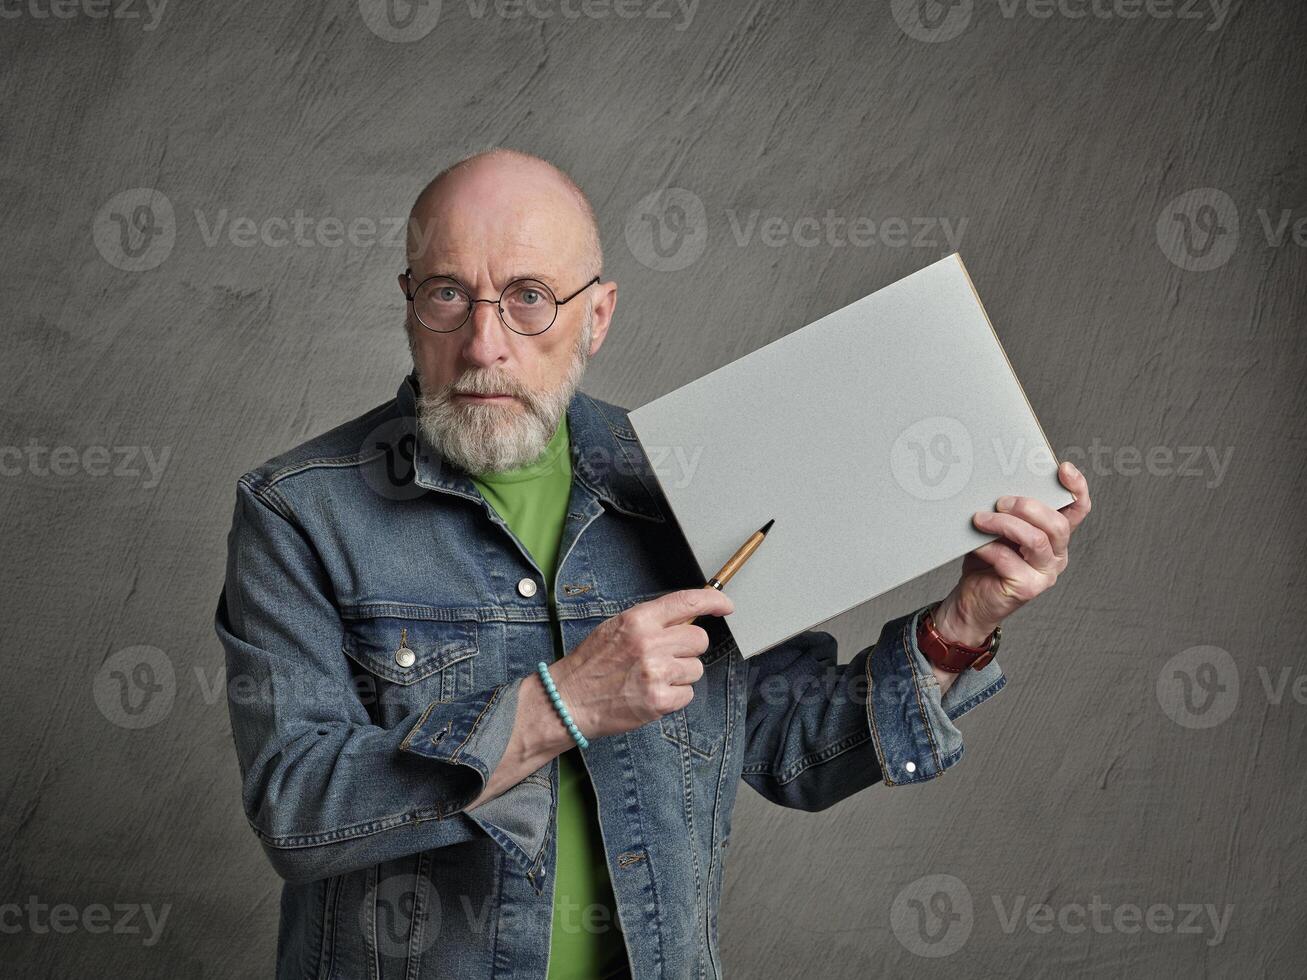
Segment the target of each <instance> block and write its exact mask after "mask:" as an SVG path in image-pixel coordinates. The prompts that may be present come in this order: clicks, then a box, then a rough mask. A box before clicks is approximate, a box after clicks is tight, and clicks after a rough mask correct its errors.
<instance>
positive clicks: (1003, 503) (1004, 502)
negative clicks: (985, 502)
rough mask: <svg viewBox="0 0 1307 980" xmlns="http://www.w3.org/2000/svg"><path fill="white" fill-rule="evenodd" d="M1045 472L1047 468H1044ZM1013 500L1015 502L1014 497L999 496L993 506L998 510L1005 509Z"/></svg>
mask: <svg viewBox="0 0 1307 980" xmlns="http://www.w3.org/2000/svg"><path fill="white" fill-rule="evenodd" d="M1045 472H1047V470H1045ZM1015 502H1016V498H1015V497H999V498H998V503H997V504H995V505H994V506H995V507H996V508H998V509H999V510H1007V509H1008V508H1009V507H1011V506H1012V504H1013V503H1015Z"/></svg>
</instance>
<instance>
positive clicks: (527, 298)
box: [520, 289, 540, 305]
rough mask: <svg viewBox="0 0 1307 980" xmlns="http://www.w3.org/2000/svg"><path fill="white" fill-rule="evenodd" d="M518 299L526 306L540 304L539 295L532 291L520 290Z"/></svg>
mask: <svg viewBox="0 0 1307 980" xmlns="http://www.w3.org/2000/svg"><path fill="white" fill-rule="evenodd" d="M520 298H521V300H522V302H523V303H526V304H528V305H530V304H534V303H539V302H540V294H539V293H538V292H536V291H535V290H534V289H524V290H522V292H521V294H520Z"/></svg>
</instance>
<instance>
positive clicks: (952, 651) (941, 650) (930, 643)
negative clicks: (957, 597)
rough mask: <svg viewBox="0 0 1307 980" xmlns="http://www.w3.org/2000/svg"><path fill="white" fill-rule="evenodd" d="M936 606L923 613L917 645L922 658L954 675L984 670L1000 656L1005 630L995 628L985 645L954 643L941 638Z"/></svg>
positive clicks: (918, 626)
mask: <svg viewBox="0 0 1307 980" xmlns="http://www.w3.org/2000/svg"><path fill="white" fill-rule="evenodd" d="M938 605H939V603H935V604H934V605H932V606H930V607H929V608H927V609H926V611H925V612H923V613H922V614H921V618H920V620H919V621H918V624H917V646H918V647H919V648H920V649H921V653H922V655H923V656H924V657H925V658H926V659H927V660H929V661H930V662H931V663H932V664H934V665H935V666H936V667H938V668H939V669H940V670H947V671H948V672H949V673H950V674H960V673H962V671H964V670H966V669H967V668H968V667H970V668H972V669H973V670H981V669H983V668H984V667H985V666H986V665H987V664H988V663H989V662H990V661H991V660H993V659H994V654H996V653H998V644H999V640H1000V639H1001V638H1002V636H1003V627H1001V626H995V627H994V632H993V633H991V634H990V635H989V639H987V640H986V641H985V645H984V646H980V647H969V646H966V645H964V644H962V643H951V642H949V641H948V640H946V639H944V637H942V636H940V634H939V630H937V629H936V628H935V609H936V607H937V606H938Z"/></svg>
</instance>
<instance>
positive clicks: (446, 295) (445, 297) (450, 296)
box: [436, 286, 458, 303]
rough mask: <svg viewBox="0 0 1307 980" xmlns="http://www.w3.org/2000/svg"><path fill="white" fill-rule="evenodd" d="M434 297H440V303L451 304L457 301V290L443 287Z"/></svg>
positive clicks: (451, 287)
mask: <svg viewBox="0 0 1307 980" xmlns="http://www.w3.org/2000/svg"><path fill="white" fill-rule="evenodd" d="M436 295H438V296H439V297H440V301H441V302H442V303H452V302H454V300H456V299H458V290H457V289H455V288H454V287H453V286H444V287H442V288H441V290H440V292H439V293H437V294H436Z"/></svg>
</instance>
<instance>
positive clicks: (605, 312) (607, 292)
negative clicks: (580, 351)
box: [590, 282, 617, 357]
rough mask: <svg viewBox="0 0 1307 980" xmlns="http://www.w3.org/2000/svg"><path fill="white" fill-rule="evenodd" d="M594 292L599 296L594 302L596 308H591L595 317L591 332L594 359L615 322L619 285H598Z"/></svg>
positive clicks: (591, 348) (610, 283) (591, 350)
mask: <svg viewBox="0 0 1307 980" xmlns="http://www.w3.org/2000/svg"><path fill="white" fill-rule="evenodd" d="M594 291H595V292H596V293H598V294H599V295H598V297H597V298H596V299H595V301H594V306H592V307H591V308H590V309H591V311H592V316H593V317H594V319H593V321H592V323H591V331H590V356H592V357H593V356H594V355H595V354H596V353H598V351H599V348H600V347H602V346H603V345H604V338H605V337H607V336H608V326H609V324H611V323H612V322H613V311H614V310H616V309H617V283H616V282H600V283H596V284H595V287H594Z"/></svg>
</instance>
